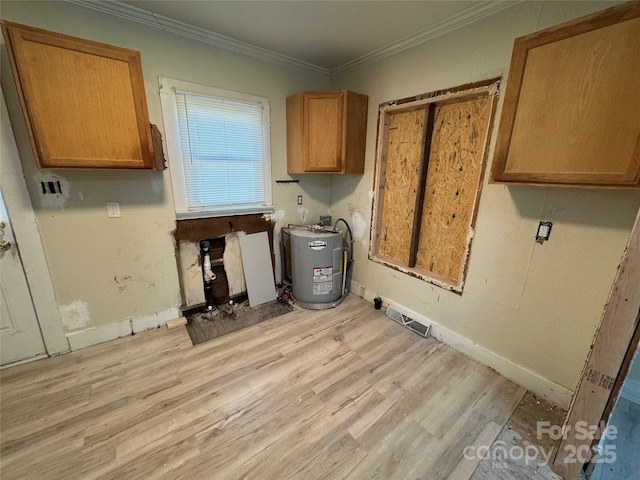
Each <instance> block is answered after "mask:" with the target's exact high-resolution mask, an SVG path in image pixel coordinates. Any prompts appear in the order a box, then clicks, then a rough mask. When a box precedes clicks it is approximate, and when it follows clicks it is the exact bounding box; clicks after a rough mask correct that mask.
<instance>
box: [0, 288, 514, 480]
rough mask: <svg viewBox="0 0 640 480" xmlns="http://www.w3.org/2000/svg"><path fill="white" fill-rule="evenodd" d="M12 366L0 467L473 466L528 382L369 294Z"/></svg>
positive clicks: (135, 470) (347, 475) (449, 471)
mask: <svg viewBox="0 0 640 480" xmlns="http://www.w3.org/2000/svg"><path fill="white" fill-rule="evenodd" d="M0 376H1V378H0V381H1V383H0V387H1V390H0V394H1V399H0V400H1V405H0V407H1V411H0V415H1V417H0V428H1V447H0V448H1V449H0V477H1V478H2V480H10V479H40V478H42V479H47V480H51V479H65V480H69V479H82V480H89V479H107V478H114V479H115V478H118V479H134V478H140V479H152V478H166V479H176V478H185V479H186V478H188V479H215V480H218V479H220V480H225V479H240V478H242V479H250V478H255V479H260V480H266V479H274V480H276V479H277V480H288V479H304V480H315V479H348V480H353V479H373V478H376V479H382V480H395V479H425V480H427V479H428V480H435V479H445V478H451V479H467V478H469V476H470V475H471V474H472V473H473V470H474V469H475V467H476V464H477V463H478V461H479V459H476V458H473V459H471V460H466V459H465V458H464V457H463V450H464V448H465V447H466V446H469V445H476V446H483V445H490V444H491V442H492V441H493V440H494V438H495V437H496V435H497V434H498V432H499V431H500V429H501V427H502V426H503V425H504V423H505V422H506V420H507V419H508V418H509V416H510V415H511V413H512V412H513V410H514V409H515V407H516V405H517V404H518V402H519V401H520V399H521V398H522V396H523V395H524V393H525V391H524V389H522V388H521V387H518V386H517V385H515V384H513V383H512V382H510V381H508V380H506V379H505V378H503V377H501V376H500V375H498V374H497V373H496V372H494V371H492V370H491V369H489V368H487V367H484V366H482V365H480V364H478V363H476V362H474V361H473V360H470V359H469V358H467V357H465V356H464V355H462V354H460V353H458V352H457V351H455V350H454V349H452V348H450V347H448V346H446V345H443V344H441V343H439V342H438V341H436V340H434V339H423V338H421V337H419V336H418V335H416V334H414V333H412V332H410V331H408V330H406V329H404V328H403V327H401V326H399V325H397V324H396V323H394V322H393V321H391V320H389V319H387V318H386V317H385V316H384V314H383V313H381V312H380V311H376V310H374V309H373V306H372V305H371V304H368V303H366V302H364V301H363V300H361V299H359V298H357V297H349V298H347V299H346V300H345V302H344V303H343V304H342V305H341V306H339V307H338V308H336V309H333V310H325V311H305V310H298V311H295V312H293V313H289V314H287V315H284V316H281V317H278V318H275V319H273V320H269V321H266V322H264V323H261V324H258V325H255V326H253V327H250V328H248V329H245V330H241V331H238V332H234V333H232V334H229V335H226V336H223V337H220V338H217V339H214V340H211V341H209V342H206V343H204V344H201V345H198V346H195V347H192V346H191V342H190V340H189V336H188V335H187V333H186V330H185V328H184V327H180V328H177V329H175V330H166V329H164V328H163V329H158V330H153V331H149V332H145V333H142V334H138V335H135V336H132V337H126V338H122V339H119V340H115V341H112V342H108V343H105V344H102V345H97V346H94V347H91V348H87V349H85V350H81V351H78V352H75V353H70V354H68V355H63V356H59V357H55V358H50V359H46V360H40V361H37V362H33V363H30V364H26V365H20V366H16V367H13V368H9V369H5V370H2V371H1V372H0Z"/></svg>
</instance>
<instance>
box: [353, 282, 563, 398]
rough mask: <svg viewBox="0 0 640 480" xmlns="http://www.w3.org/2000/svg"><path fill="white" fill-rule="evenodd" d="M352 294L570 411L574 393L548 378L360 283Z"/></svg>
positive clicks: (356, 284) (354, 286)
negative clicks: (427, 329) (428, 329)
mask: <svg viewBox="0 0 640 480" xmlns="http://www.w3.org/2000/svg"><path fill="white" fill-rule="evenodd" d="M350 292H351V293H353V294H354V295H357V296H359V297H362V298H363V299H365V300H366V301H368V302H371V303H373V299H374V298H375V297H381V298H382V301H383V303H385V304H387V305H392V306H393V308H394V309H395V310H397V311H398V312H400V313H402V314H404V315H407V316H408V317H411V318H412V319H413V320H416V321H417V322H419V323H422V324H424V325H431V336H432V337H434V338H436V339H438V340H439V341H441V342H442V343H445V344H447V345H450V346H451V347H453V348H455V349H456V350H458V351H459V352H461V353H463V354H465V355H466V356H468V357H470V358H472V359H474V360H476V361H477V362H480V363H482V364H483V365H486V366H488V367H490V368H493V369H494V370H495V371H496V372H498V373H499V374H500V375H502V376H504V377H505V378H508V379H509V380H511V381H512V382H515V383H517V384H518V385H520V386H521V387H523V388H526V389H527V390H529V391H531V392H533V393H534V394H535V395H537V396H539V397H542V398H544V399H546V400H548V401H550V402H551V403H553V404H555V405H557V406H559V407H560V408H562V409H564V410H567V409H568V408H569V404H570V402H571V398H572V396H573V392H572V391H571V390H569V389H568V388H565V387H563V386H562V385H558V384H557V383H555V382H552V381H551V380H549V379H548V378H545V377H543V376H542V375H540V374H538V373H535V372H533V371H531V370H529V369H527V368H525V367H523V366H522V365H519V364H517V363H515V362H514V361H512V360H509V359H508V358H506V357H503V356H502V355H499V354H498V353H496V352H494V351H492V350H489V349H488V348H486V347H483V346H482V345H479V344H477V343H475V342H474V341H473V340H471V339H469V338H467V337H465V336H463V335H461V334H459V333H457V332H454V331H453V330H451V329H449V328H448V327H445V326H443V325H441V324H439V323H438V322H434V321H433V320H431V319H429V318H426V317H425V316H424V315H421V314H419V313H417V312H414V311H413V310H410V309H408V308H406V307H404V306H402V305H399V304H397V303H396V302H394V301H393V300H392V299H389V298H385V297H384V296H382V295H379V294H377V293H376V292H373V291H372V290H369V289H367V288H365V287H364V286H362V285H361V284H359V283H358V282H355V281H351V289H350Z"/></svg>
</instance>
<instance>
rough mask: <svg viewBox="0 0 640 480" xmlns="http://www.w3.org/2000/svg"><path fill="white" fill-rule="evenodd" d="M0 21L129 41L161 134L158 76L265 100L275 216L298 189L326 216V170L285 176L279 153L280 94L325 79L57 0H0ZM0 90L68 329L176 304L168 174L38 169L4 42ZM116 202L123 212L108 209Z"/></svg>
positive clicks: (289, 205)
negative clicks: (56, 186) (57, 193)
mask: <svg viewBox="0 0 640 480" xmlns="http://www.w3.org/2000/svg"><path fill="white" fill-rule="evenodd" d="M1 15H2V18H3V19H6V20H10V21H14V22H18V23H24V24H27V25H31V26H35V27H40V28H45V29H48V30H52V31H56V32H61V33H65V34H68V35H73V36H78V37H82V38H87V39H90V40H95V41H99V42H104V43H108V44H112V45H117V46H121V47H126V48H131V49H134V50H138V51H140V52H141V55H142V66H143V73H144V78H145V86H146V94H147V102H148V105H149V116H150V120H151V122H152V123H154V124H156V125H158V127H159V128H160V130H161V131H162V132H163V131H164V126H163V122H162V113H161V109H160V99H159V94H158V77H159V76H166V77H170V78H176V79H179V80H186V81H191V82H195V83H201V84H205V85H209V86H213V87H218V88H224V89H229V90H235V91H239V92H244V93H250V94H254V95H259V96H265V97H268V98H269V99H270V104H271V154H272V162H273V166H272V177H273V180H274V185H273V199H274V206H275V208H276V209H277V210H282V211H284V212H285V214H284V217H283V218H282V219H281V220H280V222H281V223H288V222H294V223H299V222H300V215H299V214H298V212H297V209H298V206H297V205H296V196H297V195H298V194H302V195H303V196H304V197H303V198H304V205H303V207H304V208H306V209H308V210H309V213H308V219H309V220H313V221H317V218H318V216H319V215H320V214H326V212H327V210H328V200H329V189H328V185H329V178H328V176H326V175H320V176H302V177H298V178H300V179H301V181H300V184H299V185H297V186H278V185H276V184H275V180H277V179H282V178H289V177H288V175H287V174H286V157H285V99H286V96H287V95H290V94H292V93H295V92H297V91H299V90H304V89H313V88H326V87H328V85H329V82H328V80H327V79H326V78H324V77H322V76H319V75H315V74H309V73H302V72H298V71H295V70H292V69H288V68H284V67H280V66H276V65H273V64H271V63H266V62H262V61H259V60H256V59H252V58H249V57H245V56H242V55H238V54H234V53H231V52H229V51H226V50H222V49H219V48H215V47H213V46H211V45H208V44H205V43H202V42H198V41H195V40H191V39H188V38H185V37H182V36H178V35H174V34H171V33H166V32H164V31H162V30H159V29H155V28H151V27H147V26H144V25H141V24H138V23H133V22H130V21H127V20H124V19H120V18H118V17H115V16H112V15H107V14H103V13H99V12H95V11H93V10H89V9H86V8H83V7H80V6H76V5H73V4H69V3H66V2H11V1H4V0H3V2H2V11H1ZM1 67H2V68H1V70H2V87H3V90H4V93H5V96H6V100H7V106H8V109H9V113H10V117H11V121H12V124H13V128H14V131H15V135H16V140H17V143H18V148H19V151H20V156H21V159H22V163H23V168H24V173H25V177H26V179H27V184H28V188H29V193H30V196H31V201H32V203H33V207H34V210H35V213H36V217H37V221H38V224H39V227H40V232H41V235H42V240H43V245H44V249H45V253H46V256H47V263H48V264H49V270H50V272H51V277H52V281H53V286H54V290H55V295H56V299H57V302H58V304H59V305H60V306H61V314H62V318H63V323H64V324H65V330H66V331H67V332H71V331H78V330H82V329H85V328H87V327H95V326H101V325H106V324H111V323H114V322H119V321H122V320H126V319H128V318H133V317H139V316H146V315H149V314H153V313H155V312H161V311H165V310H167V309H171V308H174V307H176V306H177V305H178V303H179V302H180V291H179V284H178V274H177V267H176V259H175V251H174V244H173V238H172V236H171V232H172V231H173V230H174V228H175V214H174V210H173V198H172V193H171V180H170V175H169V171H168V170H167V171H164V172H150V171H124V170H122V171H120V170H100V171H98V170H42V171H38V170H37V169H36V168H35V163H34V160H33V155H32V153H31V149H30V146H29V142H28V137H27V134H26V129H25V125H24V119H23V117H22V113H21V111H20V107H19V103H18V100H17V94H16V89H15V84H14V81H13V78H12V77H11V72H10V69H9V66H8V63H7V55H6V50H5V48H4V46H3V48H2V65H1ZM40 179H59V180H60V181H61V183H62V184H63V188H64V192H65V194H64V197H61V198H53V199H52V198H48V197H45V196H43V195H42V194H41V193H40V190H39V185H40V183H39V182H40ZM106 201H119V202H120V206H121V212H122V217H121V218H119V219H110V218H107V215H106V207H105V202H106Z"/></svg>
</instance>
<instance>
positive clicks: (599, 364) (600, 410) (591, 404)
mask: <svg viewBox="0 0 640 480" xmlns="http://www.w3.org/2000/svg"><path fill="white" fill-rule="evenodd" d="M639 314H640V210H639V211H638V215H637V216H636V221H635V224H634V226H633V230H632V231H631V237H630V239H629V244H628V246H627V249H626V252H625V255H624V257H623V259H622V263H621V264H620V267H619V268H618V274H617V276H616V279H615V281H614V283H613V288H612V290H611V294H610V296H609V301H608V303H607V305H606V306H605V309H604V313H603V317H602V322H601V324H600V327H599V328H598V331H597V332H596V334H595V340H594V342H593V345H592V347H591V352H590V353H589V357H588V359H587V362H586V364H585V368H584V370H583V372H582V378H581V380H580V384H579V385H578V389H577V390H576V393H575V395H574V397H573V400H572V402H571V407H570V408H569V412H568V414H567V420H566V421H565V438H564V439H563V440H562V442H561V443H560V447H559V449H558V452H557V454H556V457H555V460H554V470H556V471H557V472H558V473H559V474H560V475H562V476H563V477H564V478H566V479H567V480H569V479H575V478H578V475H579V473H580V471H581V469H582V466H583V464H584V463H585V460H586V461H588V460H589V458H584V456H585V455H586V454H589V456H590V454H591V453H592V450H591V447H592V444H593V443H594V441H595V443H596V444H597V440H596V439H595V438H590V436H589V435H583V434H581V430H576V425H578V424H579V422H583V423H582V424H583V425H587V426H588V427H589V428H590V427H597V426H598V425H599V424H600V421H601V420H605V421H606V420H607V419H606V418H604V417H603V414H604V413H605V408H606V406H607V403H608V402H609V400H610V398H611V396H612V391H613V389H614V385H615V382H616V378H617V377H618V376H619V374H620V370H621V366H622V364H623V360H624V358H625V354H626V352H627V350H628V348H629V344H630V343H631V341H632V337H633V335H634V332H635V330H636V328H637V327H638V315H639ZM598 431H599V430H598Z"/></svg>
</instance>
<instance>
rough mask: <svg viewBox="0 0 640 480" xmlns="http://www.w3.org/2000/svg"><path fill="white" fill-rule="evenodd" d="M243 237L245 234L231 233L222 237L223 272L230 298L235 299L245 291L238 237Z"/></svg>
mask: <svg viewBox="0 0 640 480" xmlns="http://www.w3.org/2000/svg"><path fill="white" fill-rule="evenodd" d="M243 235H246V233H245V232H233V233H229V234H228V235H225V237H224V241H225V247H224V252H223V254H222V262H223V265H224V271H225V273H226V274H227V284H228V285H229V296H230V297H236V296H238V295H241V294H243V293H245V292H246V291H247V285H246V283H245V279H244V269H243V267H242V255H241V252H240V237H241V236H243Z"/></svg>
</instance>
